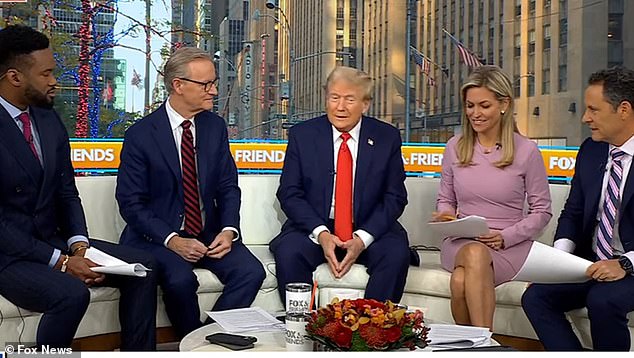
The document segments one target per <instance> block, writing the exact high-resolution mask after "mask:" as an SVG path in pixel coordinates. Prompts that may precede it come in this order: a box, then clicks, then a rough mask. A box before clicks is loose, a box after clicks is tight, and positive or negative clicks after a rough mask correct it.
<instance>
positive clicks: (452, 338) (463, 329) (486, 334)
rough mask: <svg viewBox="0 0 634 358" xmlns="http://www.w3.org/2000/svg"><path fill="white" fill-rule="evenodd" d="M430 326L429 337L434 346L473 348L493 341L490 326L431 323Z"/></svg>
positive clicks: (431, 344)
mask: <svg viewBox="0 0 634 358" xmlns="http://www.w3.org/2000/svg"><path fill="white" fill-rule="evenodd" d="M429 328H430V329H429V333H427V339H429V341H430V342H429V346H430V347H432V348H471V347H477V346H482V345H488V344H490V342H491V331H489V329H488V328H482V327H471V326H458V325H454V324H430V325H429Z"/></svg>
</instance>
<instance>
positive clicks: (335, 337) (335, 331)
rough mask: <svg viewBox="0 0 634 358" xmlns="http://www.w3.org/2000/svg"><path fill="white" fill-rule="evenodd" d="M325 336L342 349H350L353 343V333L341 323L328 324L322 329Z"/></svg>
mask: <svg viewBox="0 0 634 358" xmlns="http://www.w3.org/2000/svg"><path fill="white" fill-rule="evenodd" d="M322 332H323V333H324V336H326V337H328V338H330V339H332V341H333V342H335V343H336V344H337V345H338V346H340V347H345V348H349V347H350V342H352V331H351V330H350V328H347V327H344V326H343V325H342V324H341V322H339V321H333V322H328V323H327V324H326V325H325V326H324V328H323V329H322Z"/></svg>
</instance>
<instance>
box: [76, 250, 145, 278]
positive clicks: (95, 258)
mask: <svg viewBox="0 0 634 358" xmlns="http://www.w3.org/2000/svg"><path fill="white" fill-rule="evenodd" d="M84 257H85V258H87V259H88V260H90V261H92V262H94V263H96V264H97V265H101V266H97V267H91V268H90V269H91V270H93V271H95V272H100V273H107V274H113V275H125V276H138V277H145V276H146V275H147V271H151V270H150V269H149V268H147V267H145V266H143V265H141V264H129V263H127V262H125V261H123V260H120V259H118V258H116V257H114V256H112V255H108V254H107V253H105V252H103V251H101V250H99V249H97V248H95V247H89V248H88V249H87V250H86V253H85V254H84Z"/></svg>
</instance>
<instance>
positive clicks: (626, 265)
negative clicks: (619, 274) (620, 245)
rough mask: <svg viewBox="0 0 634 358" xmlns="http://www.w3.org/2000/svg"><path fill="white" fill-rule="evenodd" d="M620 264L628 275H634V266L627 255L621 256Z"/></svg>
mask: <svg viewBox="0 0 634 358" xmlns="http://www.w3.org/2000/svg"><path fill="white" fill-rule="evenodd" d="M619 264H620V265H621V268H622V269H623V271H625V273H626V274H628V275H632V274H634V266H632V261H630V259H629V258H627V256H625V255H623V256H620V257H619Z"/></svg>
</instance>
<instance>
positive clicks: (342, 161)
mask: <svg viewBox="0 0 634 358" xmlns="http://www.w3.org/2000/svg"><path fill="white" fill-rule="evenodd" d="M341 139H343V143H341V147H339V155H338V157H337V181H336V183H335V235H337V237H339V239H341V241H348V240H350V239H352V154H350V149H349V148H348V144H347V142H348V139H350V133H341Z"/></svg>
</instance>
